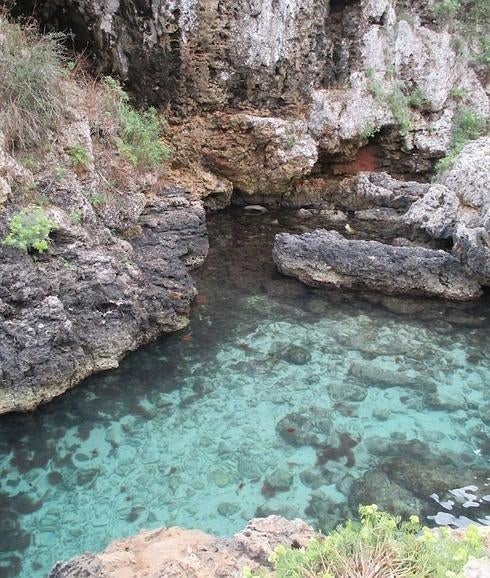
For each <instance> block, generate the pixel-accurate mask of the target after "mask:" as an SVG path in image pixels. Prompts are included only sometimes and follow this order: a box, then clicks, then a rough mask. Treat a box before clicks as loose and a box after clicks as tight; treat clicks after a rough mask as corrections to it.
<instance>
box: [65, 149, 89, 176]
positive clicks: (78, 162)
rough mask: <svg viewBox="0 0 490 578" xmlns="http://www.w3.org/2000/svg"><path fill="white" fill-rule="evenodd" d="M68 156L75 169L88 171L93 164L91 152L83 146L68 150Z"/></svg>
mask: <svg viewBox="0 0 490 578" xmlns="http://www.w3.org/2000/svg"><path fill="white" fill-rule="evenodd" d="M68 156H69V157H70V160H71V163H72V165H73V166H74V167H75V168H81V169H83V170H86V169H88V168H89V166H90V163H91V162H92V156H91V154H90V152H89V151H88V150H87V149H86V148H85V147H83V146H82V145H75V146H73V147H71V148H69V149H68Z"/></svg>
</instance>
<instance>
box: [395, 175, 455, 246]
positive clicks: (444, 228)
mask: <svg viewBox="0 0 490 578" xmlns="http://www.w3.org/2000/svg"><path fill="white" fill-rule="evenodd" d="M458 208H459V202H458V198H457V196H456V195H455V194H454V192H453V191H451V190H450V189H448V188H447V187H445V186H444V185H432V186H431V187H430V188H429V189H428V191H427V193H426V194H425V195H424V197H423V198H422V199H420V200H418V201H417V202H416V203H414V204H413V205H412V206H411V207H410V209H409V211H408V212H407V213H406V215H405V221H406V222H407V224H409V225H414V226H415V227H417V228H419V229H422V230H423V231H425V232H427V233H428V234H429V235H430V236H431V237H434V238H435V239H450V238H451V237H452V236H453V234H454V230H455V223H456V216H457V214H458Z"/></svg>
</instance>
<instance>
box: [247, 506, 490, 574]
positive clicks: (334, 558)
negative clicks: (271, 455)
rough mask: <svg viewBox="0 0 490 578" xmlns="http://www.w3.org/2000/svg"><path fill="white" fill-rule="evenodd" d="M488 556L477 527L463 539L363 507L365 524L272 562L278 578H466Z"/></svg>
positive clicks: (280, 550)
mask: <svg viewBox="0 0 490 578" xmlns="http://www.w3.org/2000/svg"><path fill="white" fill-rule="evenodd" d="M483 555H484V546H483V539H482V537H481V536H480V534H479V533H478V530H477V528H476V527H475V526H471V527H469V528H468V529H467V530H466V531H465V532H464V533H463V534H461V535H457V534H454V533H453V532H451V530H449V529H447V528H443V529H439V530H430V529H429V528H426V527H422V526H421V525H420V522H419V519H418V518H417V516H412V517H411V518H410V519H409V520H408V521H404V522H402V521H401V519H400V518H399V517H395V516H392V515H391V514H388V513H386V512H381V511H380V510H379V509H378V507H377V506H375V505H372V506H361V508H360V522H354V521H348V522H347V523H345V524H344V525H342V526H340V527H339V528H338V529H337V530H335V531H333V532H331V533H330V534H329V535H328V536H326V537H324V538H323V537H321V538H318V539H316V540H313V541H311V542H310V544H309V545H308V547H307V548H305V549H301V548H286V547H284V546H279V547H277V548H276V550H275V552H274V554H273V555H272V557H271V561H272V562H273V563H274V566H275V570H276V575H277V577H278V578H356V577H358V578H382V577H390V576H396V577H397V578H404V577H406V578H410V577H426V578H458V577H461V578H462V577H463V574H462V570H463V568H464V566H465V565H466V563H467V562H468V561H469V560H470V559H473V558H478V557H481V556H483ZM245 576H246V577H248V578H259V577H260V576H261V574H258V575H257V574H255V573H253V572H252V571H250V570H245ZM262 576H264V574H262Z"/></svg>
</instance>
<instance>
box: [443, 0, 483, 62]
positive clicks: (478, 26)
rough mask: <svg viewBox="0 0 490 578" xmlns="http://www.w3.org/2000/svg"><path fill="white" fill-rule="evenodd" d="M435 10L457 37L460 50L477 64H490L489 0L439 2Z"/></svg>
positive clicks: (444, 0)
mask: <svg viewBox="0 0 490 578" xmlns="http://www.w3.org/2000/svg"><path fill="white" fill-rule="evenodd" d="M433 10H434V13H435V14H436V16H438V17H439V18H440V19H443V20H444V21H445V22H446V23H447V25H448V26H449V28H450V29H451V30H452V32H453V33H455V34H456V35H457V44H458V46H459V50H464V51H467V52H469V54H470V55H471V56H472V57H473V60H474V61H475V62H477V63H478V62H480V63H482V64H484V65H488V64H490V38H489V35H488V30H489V27H490V2H488V0H438V1H437V2H435V3H434V5H433Z"/></svg>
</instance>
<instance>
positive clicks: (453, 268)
mask: <svg viewBox="0 0 490 578" xmlns="http://www.w3.org/2000/svg"><path fill="white" fill-rule="evenodd" d="M273 258H274V262H275V263H276V265H277V267H278V269H279V270H280V271H281V273H284V274H285V275H289V276H291V277H296V278H297V279H299V280H300V281H302V282H303V283H305V284H307V285H311V286H313V287H346V288H349V289H368V290H375V291H381V292H383V293H388V294H402V295H417V296H437V297H443V298H445V299H452V300H457V301H467V300H470V299H474V298H476V297H479V296H480V295H481V288H480V286H479V284H478V282H477V281H476V280H474V279H473V278H471V277H468V275H467V274H466V273H465V271H464V270H463V267H462V266H461V264H460V262H459V261H458V259H456V258H455V257H453V256H452V255H450V254H449V253H447V252H445V251H435V250H432V249H425V248H424V247H395V246H392V245H384V244H383V243H378V242H377V241H350V240H347V239H345V238H344V237H342V235H340V234H339V233H337V232H336V231H325V230H317V231H314V232H312V233H306V234H304V235H291V234H288V233H282V234H280V235H277V236H276V239H275V243H274V250H273Z"/></svg>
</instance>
